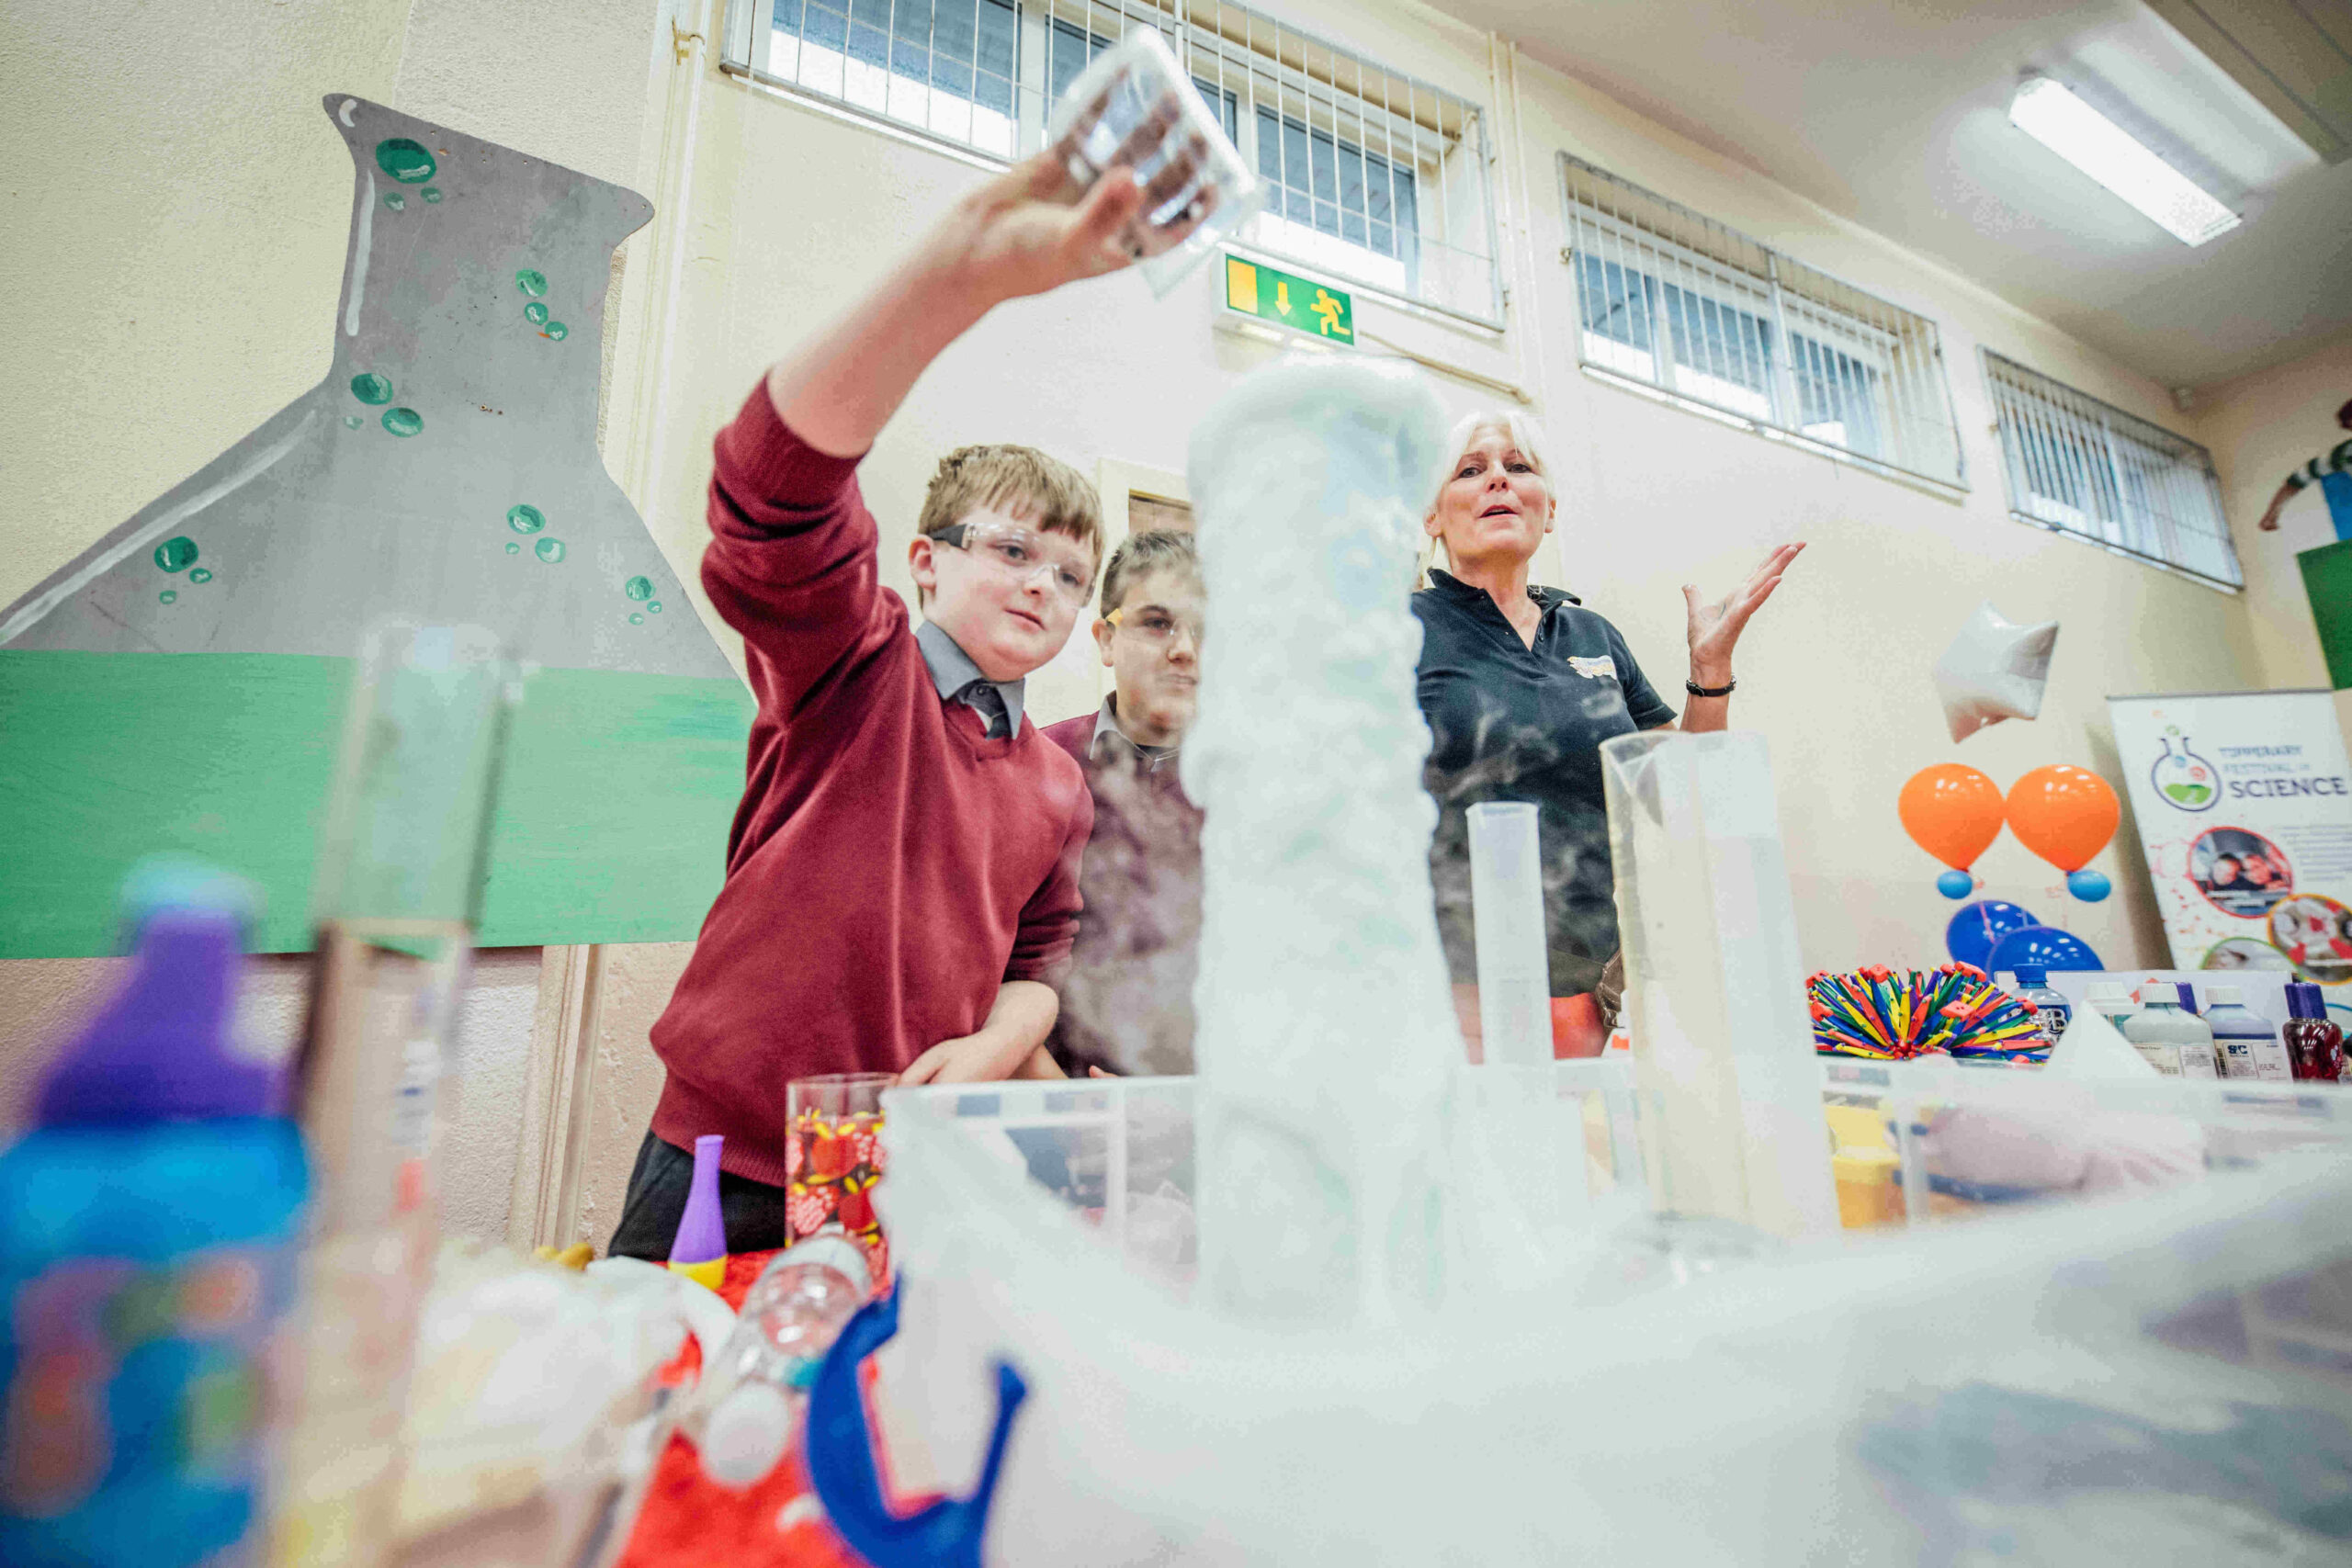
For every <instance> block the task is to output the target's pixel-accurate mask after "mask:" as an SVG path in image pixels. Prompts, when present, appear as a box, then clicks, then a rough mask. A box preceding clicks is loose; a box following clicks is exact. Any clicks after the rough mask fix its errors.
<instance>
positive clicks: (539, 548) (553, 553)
mask: <svg viewBox="0 0 2352 1568" xmlns="http://www.w3.org/2000/svg"><path fill="white" fill-rule="evenodd" d="M531 551H532V553H533V554H534V555H537V557H538V558H540V559H541V560H543V561H545V562H547V563H548V565H549V566H553V565H554V564H555V563H556V562H558V561H560V560H561V559H562V558H563V541H562V540H561V539H541V540H540V541H539V542H538V543H537V544H536V545H533V546H532V547H531Z"/></svg>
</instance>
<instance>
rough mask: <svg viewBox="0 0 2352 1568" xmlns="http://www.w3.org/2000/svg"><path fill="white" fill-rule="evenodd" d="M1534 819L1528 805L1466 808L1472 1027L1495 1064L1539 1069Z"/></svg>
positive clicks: (1547, 1033)
mask: <svg viewBox="0 0 2352 1568" xmlns="http://www.w3.org/2000/svg"><path fill="white" fill-rule="evenodd" d="M1536 816H1537V812H1536V807H1534V806H1532V804H1530V803H1528V802H1526V801H1519V800H1490V801H1481V802H1480V803H1479V804H1477V805H1476V806H1473V807H1471V808H1470V812H1469V817H1470V912H1471V916H1472V919H1473V923H1474V924H1475V925H1476V928H1477V957H1478V1032H1479V1034H1480V1036H1481V1037H1482V1040H1483V1042H1484V1047H1485V1058H1486V1060H1487V1061H1488V1062H1490V1063H1492V1064H1494V1065H1495V1066H1501V1067H1541V1066H1548V1065H1549V1064H1550V1062H1551V1060H1552V983H1551V971H1550V965H1549V963H1548V961H1547V960H1546V958H1545V956H1544V851H1543V848H1542V845H1541V844H1540V843H1539V841H1538V840H1537V837H1536Z"/></svg>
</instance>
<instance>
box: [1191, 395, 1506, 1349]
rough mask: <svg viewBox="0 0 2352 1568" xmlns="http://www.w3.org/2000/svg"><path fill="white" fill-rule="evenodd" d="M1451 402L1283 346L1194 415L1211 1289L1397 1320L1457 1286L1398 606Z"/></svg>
mask: <svg viewBox="0 0 2352 1568" xmlns="http://www.w3.org/2000/svg"><path fill="white" fill-rule="evenodd" d="M1443 431H1444V423H1443V412H1442V409H1441V407H1440V405H1439V403H1438V400H1437V398H1436V397H1435V395H1434V394H1433V393H1431V392H1430V389H1428V387H1427V386H1425V385H1424V384H1423V383H1422V382H1421V380H1420V378H1419V377H1418V376H1417V375H1415V374H1413V373H1411V372H1408V371H1405V370H1403V369H1401V368H1395V367H1374V366H1369V365H1363V364H1348V363H1341V362H1329V361H1323V362H1315V363H1309V364H1297V365H1286V366H1280V367H1275V368H1272V369H1270V370H1266V371H1262V372H1261V373H1259V374H1257V375H1255V376H1252V377H1251V378H1250V379H1249V380H1247V381H1246V382H1244V383H1243V384H1242V386H1241V387H1240V388H1239V389H1237V390H1236V391H1235V392H1233V393H1232V394H1231V395H1230V396H1228V397H1227V398H1226V399H1225V400H1223V401H1221V402H1220V403H1219V404H1218V405H1217V406H1216V409H1215V410H1213V411H1212V412H1210V414H1209V416H1208V417H1207V418H1206V419H1205V420H1204V421H1203V422H1202V423H1201V425H1200V426H1199V428H1198V429H1197V431H1196V432H1195V433H1194V435H1193V448H1192V458H1191V464H1190V469H1189V476H1188V477H1189V479H1190V481H1191V488H1192V493H1193V508H1194V512H1195V515H1196V517H1197V520H1198V529H1199V542H1200V555H1201V569H1202V576H1203V579H1204V583H1205V586H1206V589H1207V602H1208V635H1207V637H1206V640H1205V642H1204V646H1203V649H1202V656H1201V694H1200V708H1199V716H1198V718H1197V719H1196V720H1195V721H1194V724H1193V729H1192V731H1191V732H1190V733H1189V734H1188V735H1187V736H1186V737H1185V740H1184V753H1183V758H1184V760H1183V769H1184V787H1185V790H1186V793H1188V794H1189V795H1191V796H1192V797H1193V799H1194V800H1196V801H1198V802H1200V803H1201V804H1202V806H1203V807H1204V808H1205V810H1206V813H1207V818H1206V823H1205V825H1204V829H1203V832H1202V837H1201V852H1202V861H1203V881H1204V889H1203V909H1202V916H1203V925H1202V934H1201V967H1200V978H1199V981H1198V983H1197V986H1196V988H1195V990H1194V998H1195V1002H1194V1006H1195V1012H1196V1016H1197V1018H1198V1032H1197V1036H1196V1039H1195V1045H1194V1055H1195V1058H1196V1060H1197V1062H1198V1071H1199V1080H1200V1081H1199V1100H1198V1108H1197V1111H1196V1127H1197V1150H1198V1155H1199V1182H1200V1186H1199V1200H1198V1201H1199V1209H1200V1234H1201V1246H1200V1261H1201V1271H1200V1277H1199V1278H1200V1282H1199V1289H1200V1291H1201V1293H1202V1296H1203V1299H1204V1301H1206V1302H1207V1303H1209V1304H1211V1305H1212V1306H1214V1307H1216V1308H1217V1309H1219V1310H1222V1311H1227V1312H1230V1313H1236V1314H1244V1315H1249V1316H1252V1317H1259V1318H1269V1317H1271V1318H1282V1319H1288V1320H1292V1321H1297V1322H1326V1323H1329V1322H1340V1321H1348V1320H1355V1321H1374V1322H1376V1321H1381V1320H1385V1319H1387V1318H1390V1317H1392V1316H1394V1315H1395V1314H1397V1311H1398V1310H1399V1309H1400V1308H1401V1307H1403V1306H1405V1305H1406V1304H1408V1303H1434V1302H1435V1301H1436V1300H1437V1298H1438V1296H1439V1294H1440V1293H1441V1292H1442V1290H1443V1285H1444V1280H1443V1263H1442V1258H1443V1252H1444V1249H1443V1244H1442V1233H1443V1225H1444V1220H1443V1213H1442V1210H1443V1203H1442V1198H1441V1197H1440V1184H1439V1181H1438V1169H1439V1161H1438V1155H1439V1150H1438V1140H1437V1120H1438V1117H1439V1115H1440V1114H1441V1111H1442V1105H1443V1102H1444V1100H1445V1092H1446V1082H1447V1076H1448V1073H1449V1071H1450V1069H1451V1067H1452V1066H1453V1064H1454V1063H1456V1062H1458V1061H1459V1060H1460V1058H1461V1053H1462V1042H1461V1035H1460V1032H1459V1030H1458V1029H1457V1027H1456V1026H1455V1023H1454V1021H1453V1004H1452V1000H1451V998H1450V995H1449V992H1448V989H1447V978H1446V970H1445V962H1444V958H1443V956H1442V953H1441V950H1440V948H1439V945H1438V934H1437V921H1436V916H1435V913H1434V908H1433V905H1432V900H1431V897H1430V879H1429V845H1430V834H1431V832H1432V830H1433V829H1434V828H1435V825H1436V819H1437V808H1436V806H1435V804H1434V803H1433V802H1431V801H1430V797H1429V796H1428V795H1427V794H1425V793H1424V792H1423V790H1422V787H1421V767H1422V762H1423V760H1424V759H1425V758H1426V757H1427V755H1428V752H1429V744H1430V737H1429V728H1428V726H1427V725H1426V724H1425V723H1424V722H1423V720H1422V718H1421V713H1420V708H1419V705H1418V703H1417V702H1416V700H1415V695H1414V673H1413V671H1414V665H1415V663H1416V661H1417V660H1418V659H1419V651H1420V626H1419V622H1418V621H1416V620H1415V619H1414V618H1413V615H1412V612H1411V610H1410V609H1409V608H1408V595H1409V593H1410V592H1411V589H1412V582H1413V571H1414V562H1415V559H1416V556H1417V553H1418V546H1419V540H1420V536H1421V535H1420V518H1421V517H1422V515H1423V514H1424V513H1425V512H1426V511H1427V509H1428V504H1429V500H1430V496H1431V495H1433V494H1434V493H1435V491H1436V484H1437V479H1438V475H1439V472H1440V465H1442V462H1443V461H1444V459H1445V457H1446V456H1448V454H1445V453H1443V452H1442V451H1441V449H1440V448H1441V447H1442V445H1443V441H1444V435H1443Z"/></svg>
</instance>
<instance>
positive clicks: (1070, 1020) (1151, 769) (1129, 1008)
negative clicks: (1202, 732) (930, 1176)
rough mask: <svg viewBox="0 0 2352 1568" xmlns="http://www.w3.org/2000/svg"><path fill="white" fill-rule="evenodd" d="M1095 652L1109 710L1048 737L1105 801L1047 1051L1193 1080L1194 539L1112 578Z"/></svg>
mask: <svg viewBox="0 0 2352 1568" xmlns="http://www.w3.org/2000/svg"><path fill="white" fill-rule="evenodd" d="M1102 612H1103V613H1102V615H1101V616H1100V618H1098V619H1097V620H1096V621H1095V623H1094V641H1095V645H1096V647H1097V648H1099V649H1101V650H1102V655H1103V665H1104V667H1105V668H1107V669H1108V670H1110V671H1111V673H1112V682H1113V687H1114V689H1113V691H1112V693H1111V694H1110V695H1109V696H1108V697H1105V698H1104V699H1103V706H1102V707H1101V709H1099V710H1098V711H1096V712H1094V713H1089V714H1080V716H1078V717H1076V718H1069V719H1064V720H1063V721H1062V722H1061V723H1059V724H1056V725H1051V726H1048V727H1047V728H1046V739H1048V740H1050V741H1052V742H1053V743H1054V744H1056V745H1057V746H1059V747H1060V748H1061V749H1062V750H1065V751H1067V752H1069V754H1070V755H1071V756H1072V757H1073V758H1075V759H1077V761H1078V764H1079V766H1080V768H1082V769H1084V770H1085V773H1086V784H1087V787H1088V789H1089V790H1091V792H1092V794H1093V796H1094V828H1093V831H1092V833H1091V835H1090V836H1089V838H1088V839H1087V842H1086V855H1085V859H1084V862H1083V863H1082V867H1081V870H1080V876H1079V886H1080V891H1081V892H1082V893H1083V894H1084V896H1085V906H1086V907H1085V908H1084V910H1083V912H1082V913H1081V914H1080V917H1079V931H1078V941H1077V943H1076V945H1075V947H1074V948H1073V949H1072V951H1071V953H1070V969H1069V976H1068V977H1067V978H1065V979H1064V981H1063V982H1062V987H1061V997H1062V1006H1061V1013H1060V1016H1059V1017H1058V1018H1057V1020H1056V1021H1055V1023H1054V1032H1053V1035H1052V1037H1051V1038H1050V1039H1049V1041H1048V1042H1047V1044H1048V1047H1049V1048H1050V1049H1051V1050H1052V1052H1053V1055H1054V1059H1055V1060H1056V1061H1057V1062H1058V1063H1059V1064H1060V1065H1061V1067H1062V1069H1063V1070H1064V1071H1065V1072H1068V1073H1069V1074H1070V1075H1072V1076H1073V1077H1083V1076H1084V1075H1085V1074H1086V1073H1087V1072H1088V1071H1089V1070H1091V1069H1100V1070H1102V1071H1104V1072H1110V1073H1117V1074H1122V1075H1125V1074H1137V1073H1143V1074H1183V1073H1190V1072H1191V1071H1192V1070H1193V976H1194V975H1195V974H1197V973H1198V971H1199V968H1200V937H1201V809H1200V807H1197V806H1194V805H1193V803H1192V801H1191V800H1189V799H1187V798H1186V797H1185V795H1184V786H1183V784H1182V780H1181V779H1180V778H1179V777H1178V773H1177V755H1178V747H1179V746H1180V745H1181V744H1182V741H1183V739H1184V731H1185V729H1186V728H1189V727H1190V726H1191V724H1192V722H1193V699H1194V696H1195V694H1196V693H1197V692H1198V690H1199V688H1200V657H1201V576H1200V562H1199V558H1198V557H1197V556H1196V555H1195V554H1194V552H1193V536H1192V535H1190V534H1188V533H1183V532H1180V531H1176V530H1161V531H1156V532H1152V533H1145V534H1137V535H1135V536H1132V537H1130V538H1128V539H1127V540H1126V541H1125V543H1124V544H1122V545H1120V547H1118V549H1117V550H1116V551H1114V553H1113V554H1112V557H1111V562H1110V564H1109V565H1108V566H1107V567H1105V568H1104V569H1103V604H1102Z"/></svg>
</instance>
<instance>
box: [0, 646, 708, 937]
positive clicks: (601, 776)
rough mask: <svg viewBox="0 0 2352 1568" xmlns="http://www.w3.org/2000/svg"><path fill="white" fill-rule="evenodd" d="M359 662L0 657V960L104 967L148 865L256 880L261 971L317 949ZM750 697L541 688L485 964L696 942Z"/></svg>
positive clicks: (496, 887) (500, 833)
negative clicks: (315, 929) (192, 864)
mask: <svg viewBox="0 0 2352 1568" xmlns="http://www.w3.org/2000/svg"><path fill="white" fill-rule="evenodd" d="M350 677H351V661H350V660H343V659H325V658H312V657H307V656H302V655H292V654H242V653H240V654H202V653H198V654H135V653H73V652H40V651H0V958H60V957H83V956H89V955H92V954H96V953H110V952H113V951H115V941H114V938H115V931H114V898H115V890H116V888H117V887H118V886H119V885H120V883H121V880H122V874H123V873H124V871H126V870H127V869H128V868H129V867H130V864H131V863H133V862H135V861H136V860H138V859H139V857H140V856H141V855H143V854H148V853H152V852H156V851H161V850H175V851H180V852H187V853H189V854H196V855H201V856H203V857H205V858H206V859H208V860H211V861H214V862H216V863H220V864H222V865H225V866H228V867H230V868H231V869H233V870H235V871H237V872H240V873H241V874H244V875H246V876H249V877H251V878H252V879H253V880H254V882H256V883H258V884H259V885H260V886H261V887H262V889H263V892H264V894H265V896H266V898H267V900H268V907H267V910H266V915H265V919H264V925H263V930H262V932H261V942H260V943H259V946H260V948H261V950H262V951H264V952H274V953H284V952H299V951H300V950H302V949H304V948H306V947H308V946H309V945H310V931H309V907H310V889H311V862H312V857H313V854H314V852H315V848H316V843H317V837H318V825H319V818H320V814H321V812H322V809H323V807H324V805H325V798H326V792H327V788H328V784H329V782H330V780H331V778H332V776H333V772H334V746H335V739H336V737H338V736H339V735H340V734H341V731H342V713H343V704H344V697H345V689H346V687H347V685H348V682H349V681H350ZM751 714H752V702H751V696H750V694H749V693H747V692H745V691H744V690H743V688H742V687H741V684H739V683H738V682H734V681H732V680H709V679H702V678H694V677H684V676H671V675H646V674H633V673H624V672H619V671H587V670H544V671H539V672H538V673H537V674H535V675H533V676H532V677H531V679H530V681H529V682H527V683H526V694H525V698H524V703H523V706H522V708H521V710H520V711H519V712H518V713H517V715H516V716H515V727H514V729H513V732H512V735H511V737H510V744H509V750H508V756H507V761H506V768H505V773H504V778H503V783H502V785H501V789H500V795H499V813H498V821H497V825H496V827H495V829H493V831H492V867H493V870H492V875H491V879H490V882H489V884H488V886H487V887H486V889H485V891H484V902H483V916H482V930H481V935H480V940H481V942H482V943H483V944H484V945H486V946H506V945H517V946H519V945H536V944H538V943H543V942H676V941H684V940H687V939H690V938H691V937H693V936H694V935H695V932H696V931H698V930H699V929H700V927H701V924H702V917H703V914H704V912H705V910H707V908H709V905H710V900H711V898H712V897H713V896H714V895H715V894H716V893H717V892H718V884H719V879H720V874H721V873H722V871H723V870H724V864H725V856H726V851H727V829H728V825H729V822H730V821H731V820H732V818H733V815H734V810H735V804H736V801H737V799H738V797H739V796H740V795H741V793H742V787H743V746H744V739H745V737H746V736H747V734H748V733H749V731H750V727H751Z"/></svg>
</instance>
